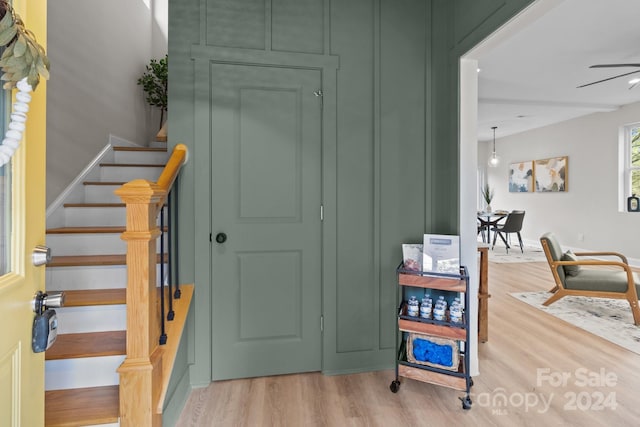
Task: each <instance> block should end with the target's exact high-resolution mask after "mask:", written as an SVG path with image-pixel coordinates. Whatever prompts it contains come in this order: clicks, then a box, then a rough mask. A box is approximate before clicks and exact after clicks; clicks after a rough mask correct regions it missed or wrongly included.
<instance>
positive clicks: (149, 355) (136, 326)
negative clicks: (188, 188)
mask: <svg viewBox="0 0 640 427" xmlns="http://www.w3.org/2000/svg"><path fill="white" fill-rule="evenodd" d="M115 193H116V194H117V195H118V196H120V198H121V199H122V201H123V202H124V203H125V204H126V206H127V227H126V231H125V232H124V233H123V234H122V239H123V240H125V241H126V242H127V356H126V358H125V360H124V362H123V363H122V365H120V367H119V368H118V372H119V374H120V425H122V426H123V427H134V426H135V427H146V426H149V427H151V426H160V425H162V417H161V415H159V414H157V413H156V411H155V408H156V406H157V402H156V401H155V400H156V399H157V398H158V390H159V384H160V381H161V373H162V359H161V355H160V354H161V352H160V351H159V349H158V339H159V337H160V326H159V324H160V316H161V314H160V310H159V304H158V290H157V288H156V283H157V282H156V265H157V249H156V244H157V238H158V237H159V236H160V229H159V228H158V225H157V215H158V209H160V206H161V205H162V202H163V200H164V198H165V197H166V194H167V192H166V190H164V189H162V188H161V187H159V186H158V185H157V184H155V183H153V182H149V181H146V180H135V181H131V182H128V183H126V184H124V185H123V186H122V187H120V188H119V189H118V190H116V192H115Z"/></svg>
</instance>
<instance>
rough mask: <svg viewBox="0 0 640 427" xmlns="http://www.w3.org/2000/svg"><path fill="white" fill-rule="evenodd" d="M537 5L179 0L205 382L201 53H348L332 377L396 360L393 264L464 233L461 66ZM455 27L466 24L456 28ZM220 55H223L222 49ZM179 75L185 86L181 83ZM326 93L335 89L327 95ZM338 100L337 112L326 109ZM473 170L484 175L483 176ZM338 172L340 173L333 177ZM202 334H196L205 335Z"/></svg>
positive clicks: (172, 112)
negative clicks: (419, 246) (424, 240)
mask: <svg viewBox="0 0 640 427" xmlns="http://www.w3.org/2000/svg"><path fill="white" fill-rule="evenodd" d="M528 3H529V0H511V1H495V0H492V1H490V0H476V1H471V0H469V1H462V0H459V1H455V2H452V1H450V0H432V1H428V0H401V1H400V0H351V1H343V0H334V1H330V0H325V1H321V0H304V1H295V0H267V1H265V0H257V1H256V0H188V1H186V0H171V1H170V20H169V58H170V59H169V73H170V87H169V140H170V145H171V144H175V143H178V142H184V143H186V144H187V145H188V146H189V147H190V150H191V154H190V156H191V159H192V161H191V162H190V163H189V164H188V165H187V167H186V169H185V172H184V174H183V177H182V179H181V183H180V187H181V190H182V192H181V194H180V203H181V208H180V210H181V211H180V223H181V225H182V228H181V230H180V250H181V254H180V273H181V281H182V282H190V281H195V284H196V298H195V310H194V316H192V319H190V323H189V325H188V340H187V341H188V344H187V345H188V352H187V356H188V357H187V359H188V363H191V364H192V367H191V381H192V383H193V384H205V383H207V382H208V381H209V380H210V378H211V373H210V366H211V360H210V348H211V347H210V346H211V345H215V343H211V342H210V337H211V329H210V289H209V283H208V280H209V277H210V271H209V270H208V267H207V265H208V264H207V263H203V261H202V260H203V259H204V260H206V259H208V257H209V235H208V234H209V232H210V230H208V223H207V222H206V221H203V220H202V218H203V213H204V216H206V215H207V214H208V212H209V208H210V206H209V204H208V203H209V201H208V200H209V199H208V197H209V196H208V194H206V192H202V191H201V190H198V189H202V188H203V185H202V184H201V183H202V182H205V183H206V182H208V176H205V175H206V174H207V173H208V171H207V168H206V162H207V160H206V155H207V153H208V147H206V146H205V147H203V146H202V142H201V141H198V140H196V137H195V135H196V132H195V130H194V116H195V115H196V114H199V111H196V110H195V109H194V104H195V97H196V96H208V95H207V94H202V93H201V88H200V89H198V88H195V89H194V60H193V57H192V48H193V47H194V45H199V47H198V48H197V49H196V50H198V49H199V50H198V51H199V52H200V53H202V52H205V51H207V49H210V48H215V49H220V50H219V51H220V52H222V51H223V52H224V54H225V55H229V57H233V61H235V62H238V63H242V62H243V55H244V56H246V58H252V57H253V58H256V57H258V56H259V57H260V58H261V60H264V61H269V60H270V58H272V59H273V60H274V61H284V62H287V63H296V62H299V66H305V63H304V62H305V61H306V60H307V59H309V60H311V59H312V58H316V57H328V55H332V56H337V57H339V67H338V69H337V70H333V71H330V70H331V68H325V71H324V72H325V73H327V72H331V73H335V75H334V76H331V78H330V79H326V76H325V81H332V82H335V88H333V87H331V88H325V89H328V90H329V95H331V93H332V92H333V93H335V95H334V96H335V99H327V98H326V97H327V95H325V112H324V114H325V120H328V122H327V123H329V124H330V125H331V127H332V128H331V129H330V131H331V134H330V135H326V134H325V135H324V138H325V140H329V141H332V144H335V159H334V160H335V171H334V170H327V171H325V172H326V173H331V174H332V177H331V179H326V177H325V183H326V182H333V183H335V189H329V190H327V189H325V194H328V195H333V197H334V199H335V200H329V201H325V202H326V203H327V204H328V205H332V206H335V212H336V215H337V216H336V218H333V219H328V220H327V219H325V227H326V228H327V229H328V230H326V231H328V232H330V233H331V236H334V237H332V238H331V239H328V240H329V241H331V242H334V243H335V248H336V249H335V253H332V254H329V255H327V254H326V253H325V256H331V257H332V258H333V259H331V260H326V259H325V262H326V265H328V266H329V269H328V270H325V274H326V273H327V271H328V272H329V273H331V274H326V277H323V280H324V295H325V298H324V300H323V311H324V313H325V316H327V317H326V318H325V336H324V354H323V366H324V371H325V372H327V373H335V372H350V371H360V370H370V369H378V368H384V367H391V366H392V365H393V351H392V349H393V339H394V333H395V331H394V326H395V324H394V304H395V298H394V292H395V285H394V280H395V276H394V269H395V267H396V264H397V263H398V262H399V260H400V257H401V249H400V244H401V243H402V242H408V241H420V239H421V236H422V234H423V233H424V232H425V231H427V232H439V233H455V232H457V227H458V197H459V196H458V175H459V170H458V153H459V147H458V131H457V129H458V124H457V120H458V119H457V111H458V107H457V99H458V92H457V90H458V89H457V87H458V85H457V79H458V57H459V56H460V55H461V54H462V53H464V51H466V50H468V49H469V48H471V47H473V45H475V44H476V43H477V42H478V41H479V40H481V39H482V38H483V37H485V36H486V35H488V34H489V33H490V32H491V30H492V28H497V27H498V26H499V25H500V24H501V23H502V22H504V21H506V20H507V19H508V18H509V17H511V16H512V15H513V14H514V13H515V12H516V11H517V10H519V9H521V8H522V7H523V6H524V5H526V4H528ZM454 24H455V25H454ZM216 52H218V51H216ZM176 76H177V77H176ZM326 92H327V91H325V93H326ZM327 105H328V107H327ZM325 133H327V129H326V128H325ZM474 173H475V172H474ZM333 174H335V176H333ZM196 337H197V339H196Z"/></svg>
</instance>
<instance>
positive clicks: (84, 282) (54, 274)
mask: <svg viewBox="0 0 640 427" xmlns="http://www.w3.org/2000/svg"><path fill="white" fill-rule="evenodd" d="M166 274H167V268H166V267H165V275H166ZM156 277H160V266H159V265H158V267H157V269H156ZM46 282H47V284H46V286H47V288H46V289H47V291H61V290H65V289H68V290H70V291H75V290H81V289H112V288H125V287H126V286H127V269H126V267H125V266H124V265H107V266H82V267H47V280H46Z"/></svg>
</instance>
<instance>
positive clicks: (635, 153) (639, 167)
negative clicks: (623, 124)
mask: <svg viewBox="0 0 640 427" xmlns="http://www.w3.org/2000/svg"><path fill="white" fill-rule="evenodd" d="M629 137H630V139H631V142H630V145H629V175H630V176H629V179H630V181H631V191H630V193H631V194H636V195H640V126H634V127H633V128H632V129H631V133H630V135H629Z"/></svg>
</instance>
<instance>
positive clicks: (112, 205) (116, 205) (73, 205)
mask: <svg viewBox="0 0 640 427" xmlns="http://www.w3.org/2000/svg"><path fill="white" fill-rule="evenodd" d="M63 206H64V207H65V208H124V207H126V204H124V203H65V204H64V205H63Z"/></svg>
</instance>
